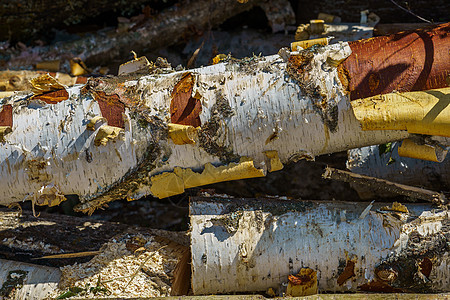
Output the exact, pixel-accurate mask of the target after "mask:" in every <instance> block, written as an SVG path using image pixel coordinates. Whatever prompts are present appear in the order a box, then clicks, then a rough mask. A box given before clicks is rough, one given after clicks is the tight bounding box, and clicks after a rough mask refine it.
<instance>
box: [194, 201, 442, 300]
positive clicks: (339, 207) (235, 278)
mask: <svg viewBox="0 0 450 300" xmlns="http://www.w3.org/2000/svg"><path fill="white" fill-rule="evenodd" d="M449 217H450V214H449V212H448V210H436V209H433V207H432V206H431V205H428V204H407V205H406V206H403V205H402V204H399V203H394V204H393V205H392V207H391V205H390V204H387V203H373V204H372V203H361V202H358V203H350V202H336V201H333V202H331V201H330V202H329V201H287V200H279V199H274V198H270V199H232V198H227V197H224V198H218V197H212V198H201V197H197V198H191V203H190V221H191V250H192V289H193V293H194V294H195V295H198V294H216V293H232V292H233V293H234V292H257V291H266V290H268V289H269V288H272V289H275V290H278V291H280V288H281V287H282V284H283V283H286V282H287V281H288V275H294V274H297V273H298V272H299V270H300V269H302V268H309V269H312V270H313V271H314V272H316V274H317V279H318V291H319V292H320V293H322V292H355V291H358V290H362V291H371V292H420V293H424V292H444V291H447V292H448V291H450V281H449V278H450V269H449V268H448V265H449V263H450V256H449V251H450V248H449V228H450V227H449V224H450V222H449V221H450V220H449Z"/></svg>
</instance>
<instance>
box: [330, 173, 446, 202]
mask: <svg viewBox="0 0 450 300" xmlns="http://www.w3.org/2000/svg"><path fill="white" fill-rule="evenodd" d="M323 177H324V178H326V179H334V180H340V181H344V182H349V183H352V185H353V186H355V185H360V186H361V185H362V186H365V187H366V188H368V189H370V190H371V191H372V192H373V193H377V192H378V191H381V192H388V193H394V194H397V195H402V196H407V197H410V198H411V199H412V200H413V201H417V200H425V201H428V202H431V203H435V204H446V203H447V198H446V197H445V195H444V194H442V193H438V192H435V191H430V190H426V189H422V188H418V187H414V186H408V185H404V184H400V183H396V182H392V181H388V180H384V179H379V178H375V177H371V176H366V175H361V174H356V173H352V172H348V171H343V170H339V169H334V168H329V167H328V168H326V170H325V173H324V174H323Z"/></svg>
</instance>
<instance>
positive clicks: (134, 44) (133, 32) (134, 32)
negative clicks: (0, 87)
mask: <svg viewBox="0 0 450 300" xmlns="http://www.w3.org/2000/svg"><path fill="white" fill-rule="evenodd" d="M279 1H281V2H283V3H285V1H283V0H279ZM265 2H266V1H265V0H264V1H263V0H250V1H247V2H246V3H244V4H242V3H239V2H238V1H236V0H225V1H223V0H213V1H209V0H208V1H205V0H195V1H191V2H190V3H189V5H182V6H174V7H171V8H168V9H166V10H164V11H162V12H161V13H159V14H157V15H156V16H154V17H151V18H148V19H146V20H145V21H144V22H143V23H141V24H138V25H136V26H135V27H132V28H131V29H130V30H129V31H128V32H116V30H110V31H107V32H99V33H95V34H93V35H86V36H85V37H83V38H81V39H79V40H75V41H71V42H60V43H56V44H54V45H50V46H37V47H33V48H31V49H26V50H24V51H23V52H22V51H21V50H18V51H17V52H15V51H13V52H11V53H8V52H7V53H5V57H6V58H7V59H6V60H4V61H3V62H2V64H1V65H0V67H2V68H9V69H16V68H20V69H27V68H32V67H33V65H34V64H36V63H38V62H39V61H47V60H53V59H61V60H62V61H67V60H69V59H71V58H74V57H77V58H80V59H81V60H83V61H84V62H85V63H86V64H87V65H88V66H90V65H92V66H99V65H105V64H108V63H110V62H111V61H114V60H115V59H123V58H124V57H129V55H130V51H131V50H134V51H136V52H138V53H142V52H143V51H149V50H155V49H158V48H161V47H167V46H170V45H173V44H175V43H177V42H179V41H182V40H183V39H185V38H187V37H188V36H191V35H194V34H195V33H196V32H198V31H200V32H201V31H204V30H209V29H211V28H212V27H213V26H217V25H220V24H221V23H223V22H224V21H225V20H227V19H228V18H230V17H232V16H235V15H237V14H239V13H241V12H244V11H247V10H249V9H251V8H252V7H255V6H257V5H260V4H263V3H264V4H265V5H267V6H269V7H270V6H271V4H266V3H265ZM267 2H270V1H267ZM289 8H290V6H289ZM268 11H270V9H268ZM286 11H287V12H288V15H289V16H291V15H292V14H293V12H292V8H290V9H286ZM290 19H293V18H292V17H287V20H290ZM8 51H9V50H8ZM30 52H31V53H32V55H31V53H30ZM62 67H63V69H62V70H61V71H65V72H68V69H67V68H68V63H67V62H66V63H63V64H62Z"/></svg>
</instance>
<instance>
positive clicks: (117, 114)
mask: <svg viewBox="0 0 450 300" xmlns="http://www.w3.org/2000/svg"><path fill="white" fill-rule="evenodd" d="M93 94H94V98H95V100H96V101H97V102H98V106H99V107H100V111H101V113H102V117H104V118H105V119H106V121H107V122H108V125H109V126H115V127H120V128H125V121H124V120H123V113H125V105H124V104H123V103H122V102H120V98H119V96H118V95H116V94H114V95H106V93H105V92H101V91H96V92H94V93H93Z"/></svg>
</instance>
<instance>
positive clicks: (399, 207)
mask: <svg viewBox="0 0 450 300" xmlns="http://www.w3.org/2000/svg"><path fill="white" fill-rule="evenodd" d="M380 210H385V211H395V212H401V213H405V214H409V211H408V208H407V207H406V206H405V205H403V204H401V203H399V202H394V203H392V207H389V206H383V207H381V208H380Z"/></svg>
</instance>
